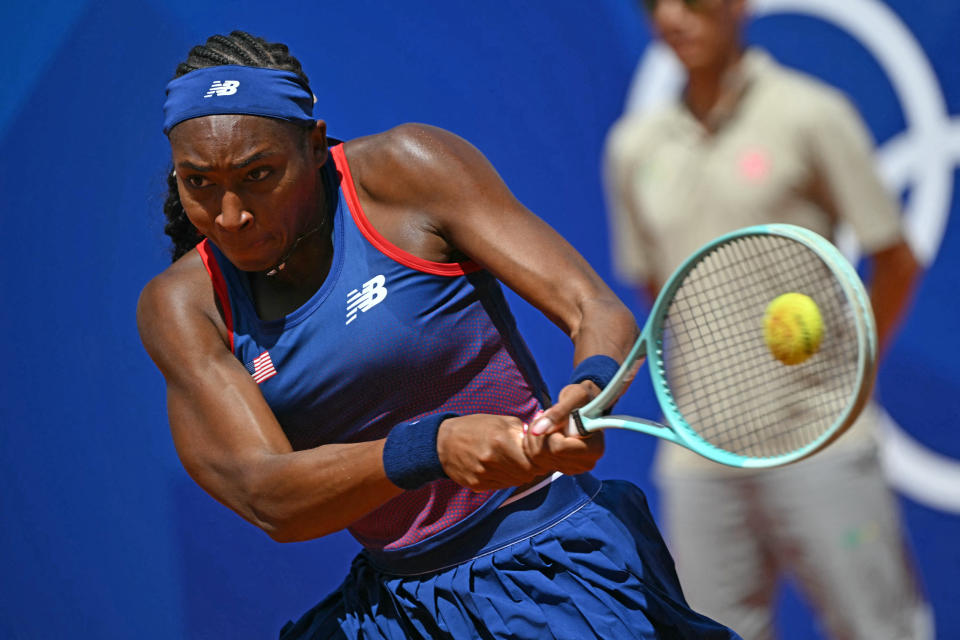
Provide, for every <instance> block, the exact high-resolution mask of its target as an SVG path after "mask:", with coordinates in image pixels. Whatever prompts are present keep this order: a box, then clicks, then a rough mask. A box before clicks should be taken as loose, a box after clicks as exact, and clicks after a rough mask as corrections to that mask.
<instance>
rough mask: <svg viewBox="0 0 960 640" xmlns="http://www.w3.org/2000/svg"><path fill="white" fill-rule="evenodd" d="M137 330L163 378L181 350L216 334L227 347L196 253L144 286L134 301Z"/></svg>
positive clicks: (208, 339)
mask: <svg viewBox="0 0 960 640" xmlns="http://www.w3.org/2000/svg"><path fill="white" fill-rule="evenodd" d="M137 327H138V329H139V331H140V339H141V341H142V342H143V344H144V347H146V349H147V352H148V353H149V354H150V356H151V357H152V358H153V360H154V362H156V363H157V365H158V366H159V367H160V369H161V371H163V372H164V373H165V374H166V373H167V372H168V365H169V363H170V361H172V360H175V359H176V357H175V354H176V353H177V352H178V351H179V350H180V349H181V348H183V347H186V346H188V345H189V346H191V347H193V348H195V347H196V346H197V343H198V342H199V343H201V344H202V342H203V341H204V340H206V341H210V340H211V338H216V337H218V334H219V340H220V341H222V343H223V344H228V340H229V337H228V335H227V332H226V326H225V324H224V323H223V320H222V316H221V313H220V310H219V309H218V306H217V302H216V296H215V294H214V292H213V284H212V283H211V281H210V277H209V275H208V274H207V271H206V268H205V267H204V266H203V261H202V260H201V258H200V254H199V253H198V252H197V251H196V250H193V251H191V252H190V253H188V254H187V255H185V256H184V257H182V258H181V259H180V260H177V261H176V262H175V263H173V264H172V265H170V266H169V267H167V268H166V269H165V270H163V271H162V272H161V273H159V274H158V275H156V276H155V277H154V278H153V279H151V280H150V281H149V282H148V283H147V284H146V286H144V288H143V290H142V291H141V292H140V298H139V300H138V301H137ZM209 346H210V347H215V346H217V345H215V344H211V345H209Z"/></svg>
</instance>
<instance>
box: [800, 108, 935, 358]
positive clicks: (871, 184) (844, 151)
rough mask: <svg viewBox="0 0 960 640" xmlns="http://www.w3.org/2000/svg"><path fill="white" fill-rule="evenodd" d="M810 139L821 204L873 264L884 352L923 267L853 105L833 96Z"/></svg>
mask: <svg viewBox="0 0 960 640" xmlns="http://www.w3.org/2000/svg"><path fill="white" fill-rule="evenodd" d="M813 115H814V117H815V119H814V120H813V121H812V122H811V124H810V131H809V134H810V135H809V136H808V140H809V141H810V144H811V153H812V160H813V164H814V167H815V170H816V175H817V185H818V189H817V191H818V196H819V198H820V199H821V200H822V205H823V206H824V207H825V208H826V209H827V210H828V211H830V212H831V213H832V214H833V215H835V216H836V218H837V219H838V220H842V221H845V222H847V223H849V224H850V225H852V226H853V229H854V232H855V233H856V236H857V240H858V241H859V242H860V245H861V247H863V250H864V253H865V254H866V255H869V256H870V259H871V261H872V276H871V278H870V283H869V289H870V299H871V303H872V306H873V313H874V316H875V317H876V321H877V334H878V338H879V343H880V352H881V354H882V353H884V352H885V351H886V349H887V348H888V347H889V345H890V343H891V342H892V340H893V337H894V335H895V333H896V330H897V328H898V327H899V326H900V323H901V322H902V320H903V318H904V317H905V316H906V312H907V309H908V308H909V306H910V300H911V294H912V292H913V289H914V287H915V285H916V282H917V279H918V278H919V276H920V273H921V268H920V265H919V264H918V263H917V260H916V258H915V257H914V255H913V252H912V251H911V249H910V246H909V245H908V244H907V242H906V240H905V239H904V237H903V229H902V226H901V223H900V212H899V210H898V207H897V205H896V203H895V202H894V200H893V199H892V198H891V197H890V195H889V194H888V193H887V191H886V190H885V188H884V187H883V185H882V184H881V182H880V178H879V176H878V175H877V172H876V169H875V167H874V163H873V156H872V150H873V145H872V141H871V139H870V135H869V133H868V131H867V129H866V127H865V125H864V124H863V122H862V121H861V119H860V116H859V115H858V114H857V112H856V110H855V109H854V108H853V106H852V105H851V104H850V103H849V102H848V101H847V100H846V99H845V98H843V97H842V96H840V95H839V94H836V93H833V92H830V93H829V94H828V95H827V99H826V100H823V101H822V104H821V105H820V106H819V108H818V109H817V110H816V111H815V112H814V113H813Z"/></svg>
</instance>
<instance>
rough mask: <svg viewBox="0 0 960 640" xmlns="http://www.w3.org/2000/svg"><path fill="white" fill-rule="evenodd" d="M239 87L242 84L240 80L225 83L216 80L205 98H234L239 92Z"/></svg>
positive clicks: (225, 81)
mask: <svg viewBox="0 0 960 640" xmlns="http://www.w3.org/2000/svg"><path fill="white" fill-rule="evenodd" d="M239 86H240V82H239V81H238V80H224V81H223V82H220V81H219V80H214V81H213V84H211V85H210V89H209V90H208V91H207V95H205V96H203V97H204V98H212V97H213V96H232V95H233V94H235V93H236V92H237V87H239Z"/></svg>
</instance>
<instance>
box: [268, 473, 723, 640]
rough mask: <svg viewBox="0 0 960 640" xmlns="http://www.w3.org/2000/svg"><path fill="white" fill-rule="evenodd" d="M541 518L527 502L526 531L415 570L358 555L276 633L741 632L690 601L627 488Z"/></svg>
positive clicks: (638, 495)
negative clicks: (318, 598)
mask: <svg viewBox="0 0 960 640" xmlns="http://www.w3.org/2000/svg"><path fill="white" fill-rule="evenodd" d="M561 480H564V479H561ZM567 481H568V482H570V481H572V480H570V479H567ZM558 482H560V481H559V480H558ZM594 482H596V481H594ZM598 486H599V485H598ZM519 502H522V501H518V503H517V504H519ZM511 506H513V505H511ZM516 508H518V509H522V508H523V507H522V506H520V507H516ZM539 515H542V514H540V513H539V512H538V510H537V509H531V512H530V514H529V518H530V524H531V526H530V531H531V534H530V535H528V536H525V537H521V539H518V540H515V541H508V543H507V544H503V545H502V546H497V544H496V532H494V533H493V534H492V537H493V540H492V542H491V544H490V545H487V547H485V548H484V550H481V553H480V554H479V555H478V556H476V557H473V558H470V559H468V560H465V561H463V562H459V563H458V564H455V565H454V566H452V567H448V568H441V569H438V570H435V571H427V572H422V573H417V574H416V575H395V574H394V573H393V572H391V571H389V570H386V569H384V568H382V567H380V566H378V565H377V564H375V561H374V559H373V558H372V557H371V555H370V554H368V553H367V552H361V553H360V554H359V555H358V556H357V557H356V558H355V559H354V561H353V565H352V567H351V570H350V573H349V575H348V576H347V578H346V580H345V581H344V582H343V584H342V585H341V587H340V588H339V589H338V590H337V591H335V592H334V593H333V594H331V595H330V596H329V597H328V598H326V599H325V600H323V601H322V602H321V603H320V604H318V605H317V606H316V607H314V608H313V609H311V610H310V611H309V612H307V614H305V615H304V616H303V617H302V618H301V619H300V620H299V621H298V622H297V623H296V624H288V625H287V627H285V628H284V630H283V632H282V633H281V639H282V640H293V639H305V638H310V639H313V638H367V639H370V640H373V639H386V640H394V639H396V640H400V639H404V640H406V639H413V638H429V639H434V638H456V639H458V640H459V639H462V638H489V639H495V638H511V639H514V638H515V639H517V640H525V639H531V640H534V639H535V640H542V639H544V638H558V639H576V640H582V639H584V638H618V639H619V638H643V639H651V638H660V639H678V640H683V639H691V640H692V639H697V640H714V639H716V640H720V639H724V640H726V639H728V638H738V636H737V635H736V634H735V633H733V632H732V631H731V630H729V629H727V628H726V627H723V626H722V625H720V624H718V623H716V622H714V621H712V620H710V619H709V618H706V617H705V616H702V615H700V614H697V613H695V612H694V611H692V610H691V609H690V608H689V606H688V605H687V603H686V601H685V599H684V597H683V593H682V591H681V589H680V586H679V584H678V582H677V578H676V572H675V570H674V567H673V560H672V559H671V558H670V555H669V553H668V552H667V549H666V546H665V545H664V543H663V540H662V538H661V537H660V533H659V531H658V530H657V528H656V525H655V524H654V522H653V518H652V516H651V515H650V511H649V508H648V507H647V502H646V498H645V497H644V496H643V493H642V492H641V491H640V490H639V489H637V488H636V487H634V486H633V485H632V484H629V483H626V482H615V481H614V482H611V481H607V482H604V483H602V486H601V487H600V488H599V490H598V491H596V492H594V493H593V494H592V495H589V496H587V497H585V498H584V499H583V500H582V501H581V502H580V503H579V504H575V505H571V508H570V510H569V512H568V513H564V514H562V517H560V518H559V519H558V518H556V517H553V518H552V519H551V521H550V522H548V523H546V526H545V527H544V526H539V525H540V524H541V523H539V522H538V521H537V517H538V516H539ZM552 515H553V516H555V515H556V514H552ZM525 517H526V516H525ZM553 520H558V521H556V522H553ZM487 549H489V550H487Z"/></svg>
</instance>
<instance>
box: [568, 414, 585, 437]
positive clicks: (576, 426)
mask: <svg viewBox="0 0 960 640" xmlns="http://www.w3.org/2000/svg"><path fill="white" fill-rule="evenodd" d="M566 435H568V436H580V437H581V438H586V437H587V436H588V435H590V432H589V431H587V430H586V429H585V428H584V427H583V419H582V418H581V417H580V410H579V409H574V410H573V411H571V412H570V420H569V421H568V422H567V432H566Z"/></svg>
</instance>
